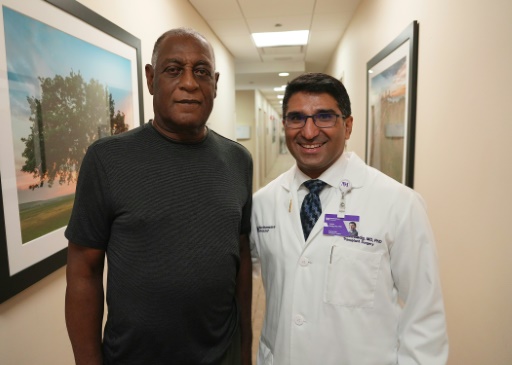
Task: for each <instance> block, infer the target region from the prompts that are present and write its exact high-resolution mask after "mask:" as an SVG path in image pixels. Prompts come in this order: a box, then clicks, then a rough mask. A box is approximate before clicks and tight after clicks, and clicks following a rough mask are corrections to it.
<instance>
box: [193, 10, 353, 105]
mask: <svg viewBox="0 0 512 365" xmlns="http://www.w3.org/2000/svg"><path fill="white" fill-rule="evenodd" d="M188 1H189V2H190V3H191V4H192V6H194V8H195V9H196V10H197V11H198V12H199V14H200V15H201V16H202V17H203V18H204V19H205V21H206V22H207V23H208V24H209V26H210V27H211V28H212V30H213V31H214V32H215V34H216V35H217V37H219V39H220V40H221V42H222V43H223V44H224V45H225V46H226V47H227V48H228V50H229V51H230V52H231V53H232V54H233V56H234V58H235V84H236V89H237V90H255V89H257V90H260V92H261V93H262V94H263V95H264V96H265V97H266V98H267V100H269V102H270V103H271V104H272V105H273V106H274V108H275V109H276V110H277V111H280V110H281V106H280V104H279V99H277V95H278V94H279V92H276V91H274V90H273V89H274V87H279V86H281V85H285V84H286V83H287V82H288V81H290V80H291V79H293V78H294V77H296V76H299V75H300V74H302V73H304V72H323V71H325V68H326V66H327V63H328V62H329V60H330V58H331V56H332V54H333V52H334V50H335V49H336V47H337V45H338V43H339V41H340V39H341V36H342V35H343V32H344V31H345V29H346V28H347V26H348V23H349V22H350V19H351V18H352V15H353V14H354V12H355V10H356V8H357V6H358V5H359V3H360V1H361V0H188ZM304 29H308V30H309V31H310V33H309V41H308V44H307V45H305V46H293V47H267V48H257V47H256V46H255V44H254V42H253V40H252V37H251V33H258V32H279V31H289V30H304ZM279 72H289V73H290V75H289V76H288V77H279V76H278V75H277V74H278V73H279ZM280 94H282V92H280Z"/></svg>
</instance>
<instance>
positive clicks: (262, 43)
mask: <svg viewBox="0 0 512 365" xmlns="http://www.w3.org/2000/svg"><path fill="white" fill-rule="evenodd" d="M251 35H252V39H254V43H255V44H256V47H277V46H302V45H305V44H308V37H309V30H292V31H288V32H266V33H252V34H251Z"/></svg>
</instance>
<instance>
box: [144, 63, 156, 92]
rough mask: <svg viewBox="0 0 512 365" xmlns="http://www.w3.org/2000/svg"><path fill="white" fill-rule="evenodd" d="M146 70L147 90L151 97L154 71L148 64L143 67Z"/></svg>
mask: <svg viewBox="0 0 512 365" xmlns="http://www.w3.org/2000/svg"><path fill="white" fill-rule="evenodd" d="M145 70H146V83H147V85H148V90H149V93H150V94H151V95H154V94H153V81H154V79H155V69H154V68H153V66H151V65H150V64H149V63H148V64H147V65H146V67H145Z"/></svg>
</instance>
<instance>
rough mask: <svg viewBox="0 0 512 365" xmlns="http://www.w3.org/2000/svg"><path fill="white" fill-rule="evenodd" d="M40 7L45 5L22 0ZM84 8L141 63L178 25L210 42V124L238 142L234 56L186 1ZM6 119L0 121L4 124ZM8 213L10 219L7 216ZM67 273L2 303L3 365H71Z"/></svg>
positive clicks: (90, 2)
mask: <svg viewBox="0 0 512 365" xmlns="http://www.w3.org/2000/svg"><path fill="white" fill-rule="evenodd" d="M23 1H27V2H28V1H30V2H34V3H36V2H42V0H23ZM79 2H81V3H82V4H83V5H85V6H87V7H89V8H90V9H91V10H93V11H95V12H97V13H99V14H100V15H102V16H103V17H105V18H107V19H108V20H110V21H111V22H113V23H115V24H117V25H118V26H120V27H121V28H123V29H125V30H126V31H128V32H129V33H131V34H133V35H134V36H135V37H137V38H139V39H140V40H141V43H142V64H143V66H144V65H145V64H146V63H149V62H150V59H151V52H152V50H153V44H154V42H155V41H156V39H157V38H158V36H160V34H162V33H163V32H164V31H166V30H168V29H170V28H173V27H178V26H189V27H193V28H195V29H197V30H198V31H199V32H201V33H202V34H203V35H204V36H205V37H207V38H208V40H209V41H210V42H211V43H212V45H213V47H214V49H215V56H216V66H217V70H218V71H219V72H220V74H221V75H220V79H219V85H218V92H217V95H218V97H217V99H216V100H215V106H214V110H213V112H212V114H211V117H210V121H209V123H208V125H209V126H210V127H211V128H212V129H214V130H215V131H217V132H218V133H220V134H222V135H224V136H226V137H228V138H231V139H234V138H235V82H234V63H233V57H232V55H231V54H230V53H229V52H228V51H227V49H226V48H225V47H224V46H223V45H222V44H221V43H220V41H219V40H218V39H217V37H216V36H215V35H214V34H213V33H212V31H211V29H210V28H209V27H208V25H207V24H206V23H205V22H204V21H203V19H202V18H201V17H200V16H199V15H198V14H197V12H196V11H195V9H194V8H193V7H192V6H191V5H190V4H189V3H188V2H187V1H183V0H151V1H138V0H109V1H104V0H80V1H79ZM143 82H144V86H143V88H144V95H143V97H144V115H145V121H147V120H149V119H150V118H152V117H153V108H152V98H151V95H150V94H149V92H148V91H147V88H146V84H145V79H144V80H143ZM3 122H5V119H2V120H0V123H3ZM6 214H9V213H8V212H6ZM65 286H66V283H65V268H61V269H59V270H57V271H55V272H54V273H52V274H51V275H49V276H47V277H46V278H44V279H43V280H41V281H39V282H38V283H36V284H34V285H33V286H31V287H30V288H28V289H26V290H25V291H23V292H22V293H20V294H18V295H16V296H15V297H13V298H11V299H9V300H8V301H6V302H4V303H2V304H0V364H2V365H4V364H5V365H36V364H37V365H39V364H41V365H46V364H52V365H69V364H73V363H74V360H73V354H72V351H71V345H70V343H69V340H68V336H67V332H66V327H65V322H64V293H65Z"/></svg>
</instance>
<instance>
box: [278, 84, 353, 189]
mask: <svg viewBox="0 0 512 365" xmlns="http://www.w3.org/2000/svg"><path fill="white" fill-rule="evenodd" d="M321 112H323V113H335V114H340V115H341V114H342V113H341V110H340V109H339V108H338V104H337V103H336V100H335V99H334V98H333V97H332V96H331V95H330V94H328V93H315V94H312V93H306V92H298V93H296V94H293V95H292V96H291V97H290V99H289V100H288V110H287V113H302V114H305V115H313V114H316V113H321ZM284 129H285V136H286V144H287V146H288V149H289V150H290V153H291V154H292V155H293V157H294V158H295V160H296V161H297V166H298V167H299V169H300V170H301V171H302V172H304V173H305V174H306V175H308V176H309V177H311V178H312V179H316V178H318V177H319V176H320V175H321V174H322V173H323V172H324V171H325V170H327V169H328V168H329V167H330V166H331V165H332V164H333V163H334V162H335V161H336V160H337V159H338V158H339V157H340V156H341V154H342V153H343V150H344V148H345V140H347V139H349V138H350V133H351V132H352V117H348V118H347V119H345V122H343V120H342V119H341V117H340V118H338V120H337V121H336V124H335V125H334V126H333V127H329V128H318V127H317V126H316V125H315V124H314V123H313V120H312V119H311V118H308V120H307V121H306V125H305V126H304V127H302V128H299V129H291V128H287V127H286V126H285V128H284Z"/></svg>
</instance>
